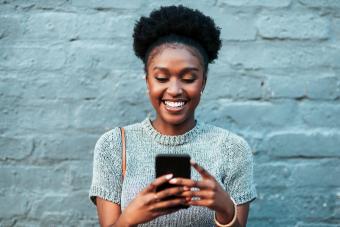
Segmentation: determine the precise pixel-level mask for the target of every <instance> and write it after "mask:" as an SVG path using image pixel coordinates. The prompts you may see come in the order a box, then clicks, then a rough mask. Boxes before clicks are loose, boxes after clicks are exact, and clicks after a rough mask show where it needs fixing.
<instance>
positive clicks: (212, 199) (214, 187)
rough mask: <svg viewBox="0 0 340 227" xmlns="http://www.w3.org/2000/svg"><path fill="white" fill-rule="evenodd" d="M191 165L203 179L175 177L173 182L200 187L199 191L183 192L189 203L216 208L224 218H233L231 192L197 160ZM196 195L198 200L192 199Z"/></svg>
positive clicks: (171, 181)
mask: <svg viewBox="0 0 340 227" xmlns="http://www.w3.org/2000/svg"><path fill="white" fill-rule="evenodd" d="M190 162H191V165H192V166H193V167H194V168H195V169H196V170H197V172H198V173H199V174H200V175H201V176H202V178H203V179H202V180H200V181H194V180H192V179H186V178H174V179H171V180H170V181H169V183H171V184H175V185H182V186H187V187H190V188H198V189H199V190H198V191H195V190H194V191H193V190H191V191H186V192H183V193H182V196H185V197H186V198H187V200H189V202H188V204H189V205H194V206H204V207H208V208H210V209H212V210H214V211H215V212H216V213H217V215H218V216H220V217H223V219H224V220H231V219H232V217H233V214H234V203H233V201H232V200H231V198H230V196H229V194H228V193H227V192H226V191H225V190H224V189H223V188H222V187H221V185H220V184H219V183H218V182H217V180H216V179H215V178H214V177H213V176H212V175H211V174H210V173H209V172H208V171H206V170H205V169H204V168H203V167H201V166H199V165H198V164H197V163H196V162H194V161H190ZM193 197H196V198H198V200H191V198H193Z"/></svg>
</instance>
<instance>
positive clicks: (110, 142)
mask: <svg viewBox="0 0 340 227" xmlns="http://www.w3.org/2000/svg"><path fill="white" fill-rule="evenodd" d="M121 128H124V130H125V131H126V132H127V131H128V132H132V131H138V130H140V128H141V123H140V122H139V123H133V124H129V125H126V126H122V127H118V126H117V127H114V128H112V129H111V130H108V131H106V132H105V133H103V134H102V135H101V136H100V137H99V139H98V140H97V142H96V148H110V149H114V147H117V146H120V145H121V139H122V137H121Z"/></svg>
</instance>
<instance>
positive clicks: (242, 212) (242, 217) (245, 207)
mask: <svg viewBox="0 0 340 227" xmlns="http://www.w3.org/2000/svg"><path fill="white" fill-rule="evenodd" d="M248 213H249V203H245V204H242V205H238V206H237V221H238V223H239V225H240V226H242V227H245V226H246V225H247V220H248Z"/></svg>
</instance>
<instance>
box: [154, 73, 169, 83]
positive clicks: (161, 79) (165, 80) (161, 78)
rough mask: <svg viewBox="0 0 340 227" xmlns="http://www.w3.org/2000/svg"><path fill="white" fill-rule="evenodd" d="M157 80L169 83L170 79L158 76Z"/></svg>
mask: <svg viewBox="0 0 340 227" xmlns="http://www.w3.org/2000/svg"><path fill="white" fill-rule="evenodd" d="M155 79H156V80H158V81H159V82H161V83H165V82H167V81H168V77H166V76H158V75H156V76H155Z"/></svg>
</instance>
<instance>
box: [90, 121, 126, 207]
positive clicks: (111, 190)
mask: <svg viewBox="0 0 340 227" xmlns="http://www.w3.org/2000/svg"><path fill="white" fill-rule="evenodd" d="M120 138H121V137H120V131H119V129H118V128H116V129H113V130H111V131H108V132H106V133H105V134H103V135H102V136H101V137H100V138H99V139H98V141H97V143H96V145H95V148H94V155H93V174H92V183H91V188H90V192H89V197H90V199H91V201H92V202H93V203H94V204H96V197H97V196H98V197H100V198H102V199H105V200H108V201H111V202H114V203H117V204H120V203H121V201H120V197H121V190H122V172H121V171H122V169H121V166H122V157H121V152H122V148H121V146H122V145H121V139H120Z"/></svg>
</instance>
